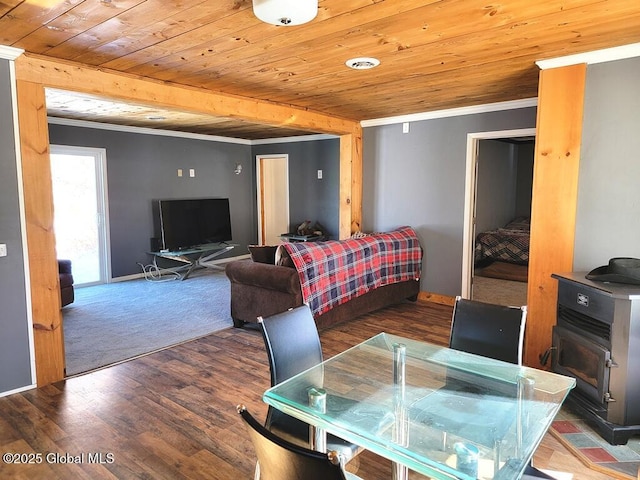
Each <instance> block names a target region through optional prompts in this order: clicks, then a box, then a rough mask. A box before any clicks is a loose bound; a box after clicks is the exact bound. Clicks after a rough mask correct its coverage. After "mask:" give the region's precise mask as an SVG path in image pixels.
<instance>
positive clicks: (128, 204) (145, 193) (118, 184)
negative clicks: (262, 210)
mask: <svg viewBox="0 0 640 480" xmlns="http://www.w3.org/2000/svg"><path fill="white" fill-rule="evenodd" d="M49 135H50V143H51V144H59V145H74V146H86V147H96V148H105V149H106V151H107V153H106V156H107V182H108V186H107V188H108V199H109V224H110V225H109V226H110V231H111V237H110V242H111V268H112V276H113V277H114V278H116V277H121V276H127V275H132V274H137V273H140V272H141V268H140V266H139V265H137V262H140V263H142V264H144V265H146V264H148V263H149V262H150V260H151V258H150V257H149V255H147V253H146V252H148V251H149V249H150V238H151V237H152V236H153V231H154V230H153V214H152V200H154V199H160V198H197V197H221V198H229V205H230V208H231V229H232V232H233V242H234V243H237V244H239V246H238V247H237V248H235V249H234V250H232V251H231V252H229V254H227V256H237V255H244V254H246V253H247V248H246V246H247V245H248V244H251V243H255V239H256V227H255V222H254V217H255V193H254V192H255V189H254V186H253V185H254V184H253V178H252V175H251V171H252V163H251V162H250V153H251V147H250V146H248V145H239V144H231V143H222V142H212V141H206V140H195V139H187V138H179V137H167V136H159V135H147V134H140V133H128V132H117V131H110V130H99V129H92V128H81V127H71V126H63V125H50V126H49ZM237 163H241V164H242V166H243V171H242V173H241V174H240V175H235V174H234V169H235V166H236V164H237ZM179 168H181V169H182V170H183V175H184V176H183V177H178V176H177V170H178V169H179ZM190 168H194V169H195V171H196V176H195V177H194V178H190V177H189V174H188V172H189V169H190Z"/></svg>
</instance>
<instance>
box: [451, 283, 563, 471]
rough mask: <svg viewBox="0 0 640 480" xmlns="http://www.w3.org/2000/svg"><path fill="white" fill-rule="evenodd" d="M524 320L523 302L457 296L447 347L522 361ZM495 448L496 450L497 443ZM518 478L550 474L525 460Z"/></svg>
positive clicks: (525, 318)
mask: <svg viewBox="0 0 640 480" xmlns="http://www.w3.org/2000/svg"><path fill="white" fill-rule="evenodd" d="M526 321H527V307H526V306H520V307H516V306H513V307H511V306H503V305H494V304H490V303H484V302H479V301H475V300H468V299H464V298H462V297H460V296H458V297H456V300H455V304H454V307H453V318H452V322H451V336H450V339H449V348H453V349H454V350H460V351H464V352H467V353H474V354H476V355H482V356H484V357H489V358H493V359H496V360H502V361H503V362H508V363H514V364H516V365H522V352H523V348H524V330H525V325H526ZM445 441H446V439H445ZM495 448H496V449H497V450H498V451H499V445H495ZM522 478H523V479H534V478H552V477H550V476H548V475H546V474H545V473H544V472H541V471H540V470H538V469H536V468H535V467H533V465H531V464H529V465H528V466H527V469H526V470H525V472H524V475H523V477H522Z"/></svg>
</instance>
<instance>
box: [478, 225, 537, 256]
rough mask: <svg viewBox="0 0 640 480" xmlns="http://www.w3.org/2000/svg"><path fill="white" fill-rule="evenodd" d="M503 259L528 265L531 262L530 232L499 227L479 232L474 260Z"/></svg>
mask: <svg viewBox="0 0 640 480" xmlns="http://www.w3.org/2000/svg"><path fill="white" fill-rule="evenodd" d="M485 259H491V260H501V261H503V262H509V263H517V264H519V265H527V264H528V263H529V232H527V231H522V230H509V229H506V228H499V229H497V230H491V231H489V232H482V233H479V234H478V236H477V237H476V245H475V251H474V261H475V262H476V263H478V262H480V261H482V260H485Z"/></svg>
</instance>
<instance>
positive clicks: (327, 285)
mask: <svg viewBox="0 0 640 480" xmlns="http://www.w3.org/2000/svg"><path fill="white" fill-rule="evenodd" d="M284 248H285V249H286V250H287V252H288V253H289V255H290V256H291V259H292V261H293V263H294V265H295V267H296V269H297V270H298V274H299V275H300V284H301V286H302V297H303V300H304V302H305V303H308V304H309V306H310V308H311V310H312V312H313V314H314V316H318V315H321V314H322V313H324V312H326V311H328V310H330V309H331V308H333V307H335V306H336V305H340V304H342V303H345V302H346V301H348V300H350V299H351V298H354V297H357V296H359V295H362V294H364V293H367V292H368V291H370V290H372V289H374V288H377V287H381V286H383V285H388V284H391V283H395V282H403V281H406V280H413V279H419V278H420V273H421V268H422V248H421V247H420V242H419V240H418V237H417V235H416V232H415V231H414V230H413V229H412V228H411V227H402V228H399V229H397V230H394V231H392V232H388V233H377V234H373V235H367V236H365V237H361V238H352V239H348V240H331V241H327V242H298V243H285V244H284Z"/></svg>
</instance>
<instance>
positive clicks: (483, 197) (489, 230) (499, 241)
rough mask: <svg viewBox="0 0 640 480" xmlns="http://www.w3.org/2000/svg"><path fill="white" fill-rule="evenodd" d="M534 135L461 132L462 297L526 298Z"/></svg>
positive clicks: (511, 300) (517, 301) (502, 300)
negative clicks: (463, 138) (463, 169)
mask: <svg viewBox="0 0 640 480" xmlns="http://www.w3.org/2000/svg"><path fill="white" fill-rule="evenodd" d="M534 140H535V129H533V128H531V129H521V130H504V131H497V132H480V133H472V134H469V135H468V137H467V171H466V188H465V192H466V193H465V219H464V240H463V265H462V289H461V290H462V296H463V297H464V298H473V299H477V300H481V301H486V302H489V303H498V304H505V305H526V303H527V283H526V280H527V271H528V265H527V263H528V244H529V242H528V240H529V237H528V233H529V228H528V221H529V217H530V211H531V188H532V178H533V145H534ZM511 225H513V227H511ZM512 228H513V230H514V231H513V232H512V230H511V229H512ZM516 228H517V229H518V231H515V230H516ZM520 229H523V231H522V232H520ZM494 233H495V235H494ZM503 235H504V236H503ZM477 239H478V240H480V242H479V245H478V246H477V245H476V240H477ZM503 242H504V243H503ZM511 242H513V243H511ZM487 244H488V245H489V247H487V246H486V245H487ZM485 249H486V250H487V252H488V254H486V257H485ZM525 259H526V260H525ZM480 267H485V268H482V269H480ZM476 268H477V272H476ZM476 273H478V275H476Z"/></svg>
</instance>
